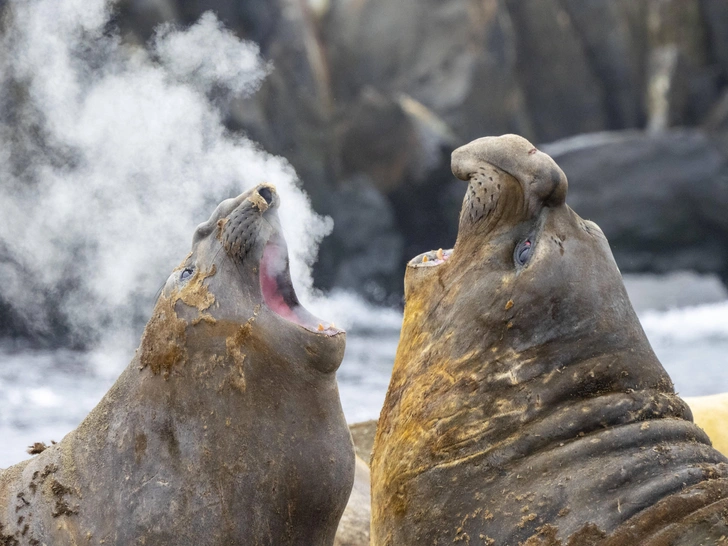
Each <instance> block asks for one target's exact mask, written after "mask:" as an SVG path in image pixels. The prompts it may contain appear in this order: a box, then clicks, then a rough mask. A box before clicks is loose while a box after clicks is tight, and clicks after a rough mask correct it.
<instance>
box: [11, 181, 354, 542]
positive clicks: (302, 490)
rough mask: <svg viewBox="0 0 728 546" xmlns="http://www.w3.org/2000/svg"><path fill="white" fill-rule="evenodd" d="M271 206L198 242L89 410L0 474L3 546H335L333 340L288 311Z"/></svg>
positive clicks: (342, 499)
mask: <svg viewBox="0 0 728 546" xmlns="http://www.w3.org/2000/svg"><path fill="white" fill-rule="evenodd" d="M278 205H279V197H278V195H277V193H276V190H275V188H274V187H273V186H270V185H260V186H258V187H256V188H253V189H251V190H250V191H248V192H246V193H244V194H242V195H240V196H239V197H237V198H235V199H229V200H227V201H224V202H223V203H221V204H220V205H219V206H218V207H217V209H216V210H215V212H214V213H213V215H212V217H211V218H210V219H209V221H207V222H205V223H203V224H201V225H200V226H199V227H198V228H197V230H196V232H195V234H194V238H193V244H192V252H191V253H190V254H189V256H188V257H187V258H186V259H185V260H184V261H183V262H182V263H181V265H180V266H179V267H178V268H177V269H176V270H175V271H174V272H173V273H172V275H171V276H170V277H169V279H168V280H167V282H166V284H165V286H164V288H163V289H162V292H161V295H160V296H159V299H158V301H157V303H156V306H155V308H154V311H153V315H152V318H151V320H150V321H149V323H148V324H147V326H146V328H145V330H144V333H143V335H142V339H141V344H140V346H139V349H138V350H137V353H136V355H135V356H134V358H133V360H132V361H131V364H130V365H129V366H128V367H127V368H126V369H125V371H124V372H123V373H122V374H121V376H120V377H119V379H118V380H117V382H116V383H115V384H114V386H113V387H112V388H111V389H110V390H109V392H108V393H107V394H106V395H105V396H104V398H103V399H102V401H101V402H100V403H99V404H98V406H96V408H95V409H94V410H93V411H91V413H90V414H89V415H88V417H87V418H86V419H85V420H84V421H83V422H82V423H81V425H80V426H79V427H78V428H77V429H76V430H74V431H72V432H70V433H69V434H68V435H67V436H66V437H65V438H64V439H63V440H62V441H61V442H60V443H58V444H57V445H53V446H51V447H49V448H48V449H46V450H44V451H43V452H42V453H41V454H40V455H38V456H37V457H35V458H33V459H31V460H29V461H24V462H22V463H19V464H17V465H15V466H13V467H10V468H9V469H6V470H5V471H3V472H2V473H1V474H0V544H3V545H6V546H8V545H16V544H29V545H40V544H48V545H51V544H52V545H54V546H61V545H71V544H78V545H81V544H119V545H131V544H144V545H170V544H175V545H195V546H196V545H200V544H205V545H220V546H222V545H230V544H245V545H251V546H252V545H270V546H280V545H294V544H295V545H329V546H330V545H331V544H333V541H334V535H335V533H336V528H337V524H338V522H339V518H340V517H341V514H342V512H343V511H344V507H345V506H346V503H347V500H348V498H349V493H350V491H351V488H352V484H353V479H354V449H353V446H352V441H351V435H350V433H349V429H348V427H347V424H346V421H345V419H344V415H343V412H342V409H341V403H340V401H339V395H338V390H337V384H336V378H335V371H336V369H337V368H338V367H339V364H340V363H341V360H342V357H343V353H344V344H345V333H344V332H343V331H342V330H339V329H337V328H335V327H334V326H333V325H331V324H329V323H326V322H323V321H320V320H319V319H317V318H315V317H314V316H313V315H311V314H310V313H309V312H308V311H306V309H304V308H303V307H302V306H301V305H300V304H299V302H298V299H297V297H296V294H295V292H294V290H293V287H292V284H291V280H290V275H289V269H288V254H287V248H286V243H285V240H284V238H283V235H282V232H281V228H280V224H279V220H278V216H277V209H278Z"/></svg>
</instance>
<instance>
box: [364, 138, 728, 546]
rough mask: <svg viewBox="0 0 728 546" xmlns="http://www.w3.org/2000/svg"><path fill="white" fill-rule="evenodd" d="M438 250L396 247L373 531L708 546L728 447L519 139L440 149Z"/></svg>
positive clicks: (551, 168)
mask: <svg viewBox="0 0 728 546" xmlns="http://www.w3.org/2000/svg"><path fill="white" fill-rule="evenodd" d="M452 168H453V172H454V174H455V175H456V176H457V177H458V178H460V179H463V180H467V181H469V187H468V190H467V194H466V197H465V200H464V204H463V208H462V212H461V215H460V225H459V232H458V237H457V241H456V244H455V247H454V249H453V250H452V251H449V250H448V251H442V250H441V251H438V252H429V253H425V254H424V255H421V256H418V257H417V258H415V259H413V260H412V261H410V263H409V264H408V267H407V272H406V277H405V302H406V303H405V315H404V323H403V327H402V333H401V338H400V342H399V347H398V349H397V355H396V359H395V364H394V371H393V374H392V379H391V382H390V385H389V390H388V393H387V396H386V400H385V403H384V407H383V409H382V413H381V417H380V420H379V424H378V429H377V435H376V440H375V444H374V453H373V458H372V464H371V477H372V528H371V532H372V544H374V545H377V546H383V545H396V546H406V545H415V544H417V545H420V544H428V545H444V544H448V545H451V544H463V545H466V544H470V545H475V544H484V545H489V544H490V545H509V546H518V545H528V546H536V545H543V546H545V545H549V546H557V545H564V546H566V545H572V546H586V545H596V544H598V545H600V546H606V545H610V546H628V545H629V546H631V545H644V546H657V545H688V544H690V545H698V544H716V543H718V541H720V540H726V539H725V537H728V479H726V478H727V476H728V464H727V463H728V460H726V458H725V457H724V456H723V455H721V454H720V453H718V452H717V451H716V450H714V449H713V448H712V447H711V446H710V441H709V440H708V437H707V436H706V435H705V434H704V433H703V431H701V430H700V429H699V428H698V427H697V426H696V425H695V424H694V423H693V422H692V417H691V414H690V410H689V408H688V406H687V405H686V404H685V403H684V402H683V401H682V400H681V399H680V398H679V397H678V396H676V395H675V393H674V390H673V385H672V382H671V381H670V378H669V377H668V375H667V373H666V372H665V370H664V369H663V368H662V366H661V365H660V362H659V361H658V360H657V358H656V357H655V354H654V353H653V351H652V349H651V347H650V345H649V343H648V341H647V339H646V337H645V335H644V332H643V330H642V328H641V326H640V323H639V321H638V320H637V317H636V315H635V313H634V311H633V309H632V306H631V304H630V302H629V299H628V298H627V294H626V292H625V289H624V286H623V284H622V279H621V276H620V273H619V270H618V269H617V266H616V264H615V262H614V259H613V257H612V254H611V251H610V249H609V245H608V243H607V240H606V239H605V237H604V235H603V233H602V232H601V230H600V229H599V228H598V227H597V226H596V225H595V224H594V223H592V222H589V221H585V220H582V219H581V218H580V217H579V216H578V215H577V214H576V213H575V212H574V211H573V210H571V209H570V208H569V207H568V206H567V205H566V204H565V198H566V192H567V180H566V176H565V175H564V173H563V172H562V171H561V169H560V168H559V167H558V166H557V165H556V163H555V162H554V161H553V160H552V159H551V158H550V157H549V156H547V155H546V154H543V153H541V152H540V151H538V150H537V149H536V148H535V147H534V146H533V145H532V144H530V143H529V142H528V141H527V140H525V139H523V138H521V137H518V136H515V135H506V136H502V137H497V138H495V137H494V138H483V139H479V140H476V141H474V142H472V143H470V144H468V145H466V146H463V147H461V148H459V149H457V150H455V152H454V153H453V156H452Z"/></svg>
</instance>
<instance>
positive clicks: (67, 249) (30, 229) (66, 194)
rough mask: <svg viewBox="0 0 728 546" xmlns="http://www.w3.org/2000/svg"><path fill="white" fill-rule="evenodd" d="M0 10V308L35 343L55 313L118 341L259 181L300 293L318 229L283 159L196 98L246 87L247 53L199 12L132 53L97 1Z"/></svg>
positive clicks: (258, 72)
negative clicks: (229, 127)
mask: <svg viewBox="0 0 728 546" xmlns="http://www.w3.org/2000/svg"><path fill="white" fill-rule="evenodd" d="M6 8H7V10H8V13H7V14H6V18H5V22H4V26H5V27H4V29H3V34H2V44H0V47H1V48H2V51H1V52H0V92H1V93H2V96H3V97H4V98H2V99H0V101H2V102H1V103H0V106H2V108H0V111H2V113H0V219H1V220H0V275H2V277H3V278H4V282H3V283H2V286H1V288H0V297H1V298H2V299H3V300H5V301H6V302H10V303H11V304H12V307H13V309H14V310H15V312H17V313H18V314H19V316H21V317H22V318H23V319H24V320H26V321H29V324H32V327H33V329H34V330H35V331H37V332H40V333H42V332H43V331H45V330H48V329H51V328H53V327H54V324H53V321H54V320H57V319H58V317H60V320H61V321H62V322H64V323H65V324H68V325H70V335H71V338H72V339H75V340H79V341H88V340H92V341H95V342H97V343H100V342H103V341H105V340H108V337H107V336H108V335H109V334H111V335H113V336H116V335H117V334H118V335H121V334H125V333H129V332H132V331H133V329H132V328H131V326H132V325H133V324H134V321H135V317H136V319H137V320H138V319H139V318H140V315H141V316H146V315H148V313H149V310H150V309H151V302H152V300H153V298H154V295H155V293H156V291H157V289H158V288H159V286H160V285H161V284H162V283H163V282H164V280H165V279H166V278H167V276H168V274H169V272H170V271H171V270H172V269H173V268H174V267H175V266H176V265H177V264H178V263H179V262H180V261H181V260H182V259H183V258H184V257H185V256H186V254H187V253H188V251H189V248H190V243H191V238H192V233H193V231H194V228H195V226H196V225H197V224H198V223H200V222H202V221H204V220H206V219H207V218H208V217H209V215H210V213H211V212H212V211H213V210H214V208H215V206H216V205H217V203H218V202H219V201H221V200H223V199H225V198H228V197H231V196H235V195H237V194H239V193H241V192H243V191H245V190H246V189H248V188H250V187H251V186H253V185H256V184H258V183H260V182H264V181H265V182H271V183H273V184H275V185H276V186H277V188H278V190H279V193H280V194H281V199H282V206H281V211H280V217H281V222H282V224H283V229H284V231H285V234H286V237H287V239H288V246H289V251H290V253H291V273H292V276H293V279H294V284H295V285H296V288H297V289H298V290H299V292H303V293H306V292H307V291H308V290H309V289H310V288H311V275H310V266H311V264H312V261H313V259H314V258H315V256H316V250H317V245H318V243H319V242H320V240H321V238H322V237H323V236H324V235H325V234H326V233H327V232H328V231H329V230H330V228H331V226H330V221H329V220H326V219H323V218H321V217H319V216H317V215H316V214H315V213H314V212H313V211H312V209H311V205H310V203H309V200H308V198H307V196H306V195H305V194H304V193H303V191H302V190H301V189H300V187H299V183H298V181H297V179H296V175H295V173H294V172H293V170H292V168H291V167H290V166H289V165H288V163H286V161H285V160H283V159H280V158H277V157H273V156H270V155H268V154H266V153H265V152H263V151H261V150H260V149H259V148H258V147H257V146H256V144H255V143H253V142H251V141H249V140H248V139H246V138H245V137H243V136H240V135H233V134H230V133H229V132H228V131H226V129H225V128H224V126H223V124H222V121H221V114H220V112H219V110H218V109H217V108H216V106H215V103H213V101H211V100H210V98H209V96H210V94H211V93H212V92H214V93H216V94H217V95H218V97H219V96H220V95H225V94H226V93H227V94H250V93H253V92H255V91H256V89H257V88H258V86H259V84H260V82H261V81H262V79H263V78H265V76H266V74H267V73H268V71H269V70H270V67H269V66H267V65H266V64H265V63H264V62H262V61H261V59H260V57H259V53H258V49H257V47H256V46H255V45H254V44H250V43H247V42H243V41H240V40H238V39H237V38H236V37H235V36H234V35H233V34H232V33H231V32H229V31H228V30H226V29H224V28H223V27H222V25H221V24H220V23H219V22H218V21H217V19H216V18H215V17H214V16H213V15H212V14H206V15H204V16H203V17H202V18H201V19H200V20H199V21H198V22H197V23H196V24H195V25H193V26H192V27H191V28H189V29H184V30H180V29H174V28H171V27H163V28H161V29H160V30H159V31H158V32H157V36H156V38H155V40H154V41H153V43H152V44H150V45H149V47H148V48H147V49H146V50H144V49H140V48H134V49H132V48H130V47H127V46H125V45H123V44H122V43H121V42H120V39H119V37H118V36H117V35H114V34H113V33H109V32H108V29H107V23H108V20H109V17H110V15H111V10H112V9H113V5H112V4H111V3H109V2H103V1H101V0H10V1H9V2H8V3H7V4H6ZM213 90H214V91H213ZM216 102H217V101H216ZM53 302H56V303H57V305H55V304H53ZM54 305H55V307H54ZM54 308H55V309H56V315H55V318H54V317H52V316H50V311H49V309H54ZM134 335H136V334H134ZM134 341H136V340H134ZM125 343H126V342H125Z"/></svg>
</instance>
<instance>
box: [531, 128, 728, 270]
mask: <svg viewBox="0 0 728 546" xmlns="http://www.w3.org/2000/svg"><path fill="white" fill-rule="evenodd" d="M724 138H725V137H723V138H721V136H720V135H716V134H709V133H706V132H704V131H701V130H699V129H676V130H672V131H668V132H664V133H658V134H650V133H645V132H640V131H625V132H617V133H599V134H594V135H582V136H578V137H574V138H571V139H566V140H563V141H560V142H556V143H553V144H550V145H544V146H541V149H543V151H545V152H546V153H548V154H550V155H551V156H552V157H553V158H554V159H555V160H556V161H557V162H558V163H559V165H561V167H562V169H563V170H564V172H565V173H566V175H567V177H568V179H569V199H568V202H569V205H570V206H571V207H572V208H573V209H574V210H576V211H578V212H579V214H580V215H581V216H582V217H583V218H588V219H590V220H594V221H595V222H596V223H597V224H599V226H600V227H601V228H602V230H603V231H604V233H605V235H606V236H607V238H608V239H609V242H610V244H611V246H612V251H613V252H614V257H615V259H616V260H617V263H618V265H619V267H620V269H621V270H622V272H657V273H664V272H668V271H675V270H680V269H693V270H695V271H697V272H701V273H717V274H718V275H720V276H721V277H722V279H723V281H724V282H726V281H728V247H727V246H726V245H725V240H726V237H728V216H726V214H725V211H726V210H728V146H726V142H725V140H724Z"/></svg>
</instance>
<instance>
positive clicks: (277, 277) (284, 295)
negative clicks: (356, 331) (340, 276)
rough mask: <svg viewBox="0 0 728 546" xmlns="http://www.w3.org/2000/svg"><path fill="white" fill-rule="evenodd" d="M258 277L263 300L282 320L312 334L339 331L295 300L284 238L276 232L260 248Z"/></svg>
mask: <svg viewBox="0 0 728 546" xmlns="http://www.w3.org/2000/svg"><path fill="white" fill-rule="evenodd" d="M259 280H260V292H261V296H262V299H263V303H264V304H265V306H266V307H267V308H268V309H270V310H271V311H272V312H273V313H275V314H276V315H278V316H279V317H281V318H282V319H285V320H286V321H288V322H292V323H294V324H297V325H298V326H301V327H303V328H305V329H306V330H309V331H311V332H314V333H316V334H324V335H329V336H333V335H336V334H339V333H341V332H342V331H343V330H341V329H339V328H336V326H334V325H333V324H332V323H330V322H326V321H323V320H320V319H318V318H316V317H315V316H314V315H313V314H311V313H310V312H309V311H308V310H307V309H306V308H305V307H303V305H301V303H300V302H299V301H298V296H297V295H296V291H295V290H294V289H293V283H292V282H291V273H290V269H289V262H288V250H287V246H286V241H285V239H284V238H283V235H282V234H281V233H280V232H276V233H275V234H274V235H273V236H271V238H270V239H269V240H268V242H267V243H266V244H265V247H264V248H263V255H262V256H261V259H260V266H259Z"/></svg>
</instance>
